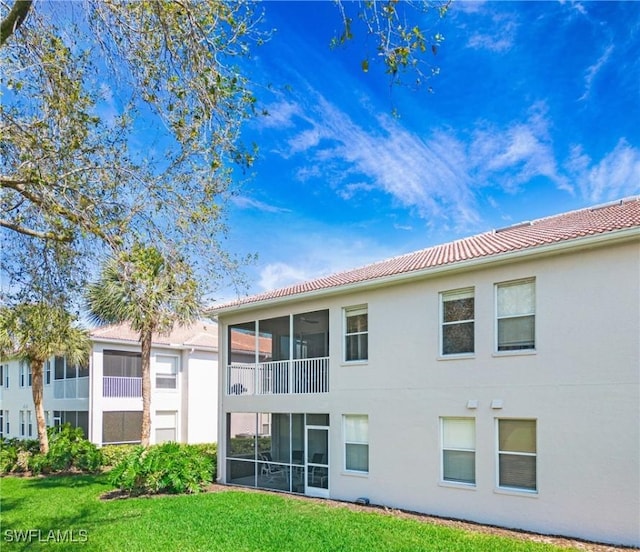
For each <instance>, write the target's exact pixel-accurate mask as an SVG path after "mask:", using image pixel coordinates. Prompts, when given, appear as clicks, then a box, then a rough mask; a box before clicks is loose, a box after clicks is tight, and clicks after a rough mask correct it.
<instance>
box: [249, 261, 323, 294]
mask: <svg viewBox="0 0 640 552" xmlns="http://www.w3.org/2000/svg"><path fill="white" fill-rule="evenodd" d="M310 278H311V273H308V272H306V271H305V270H304V269H303V268H301V267H300V266H298V265H296V266H293V265H290V264H286V263H281V262H279V263H271V264H268V265H266V266H265V267H264V268H263V269H262V270H261V271H260V279H259V280H258V286H259V287H260V289H263V290H267V289H278V288H281V287H285V286H288V285H290V284H293V283H296V282H302V281H304V280H308V279H310Z"/></svg>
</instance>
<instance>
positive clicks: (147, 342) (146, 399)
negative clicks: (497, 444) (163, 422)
mask: <svg viewBox="0 0 640 552" xmlns="http://www.w3.org/2000/svg"><path fill="white" fill-rule="evenodd" d="M152 335H153V334H152V331H151V330H143V331H142V332H140V344H141V347H142V358H141V359H140V361H141V365H142V432H141V437H140V444H141V445H142V446H143V447H148V446H149V441H150V438H151V341H152Z"/></svg>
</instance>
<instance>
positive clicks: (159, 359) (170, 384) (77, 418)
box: [0, 322, 218, 445]
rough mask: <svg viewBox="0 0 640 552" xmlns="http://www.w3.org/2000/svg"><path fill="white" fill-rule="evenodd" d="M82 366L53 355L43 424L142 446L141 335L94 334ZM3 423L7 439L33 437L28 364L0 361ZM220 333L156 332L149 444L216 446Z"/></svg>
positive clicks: (121, 330) (200, 327) (197, 329)
mask: <svg viewBox="0 0 640 552" xmlns="http://www.w3.org/2000/svg"><path fill="white" fill-rule="evenodd" d="M91 341H92V350H91V356H90V360H89V363H88V365H87V366H83V367H77V366H71V365H69V364H67V363H66V362H65V359H64V358H63V357H56V358H52V359H51V360H50V361H49V362H48V363H47V365H46V367H45V373H44V409H45V415H46V418H47V424H48V425H60V424H63V423H65V422H69V423H71V425H73V426H77V427H81V428H82V429H83V430H84V432H85V435H87V437H88V438H89V440H91V441H92V442H94V443H96V444H98V445H105V444H112V443H139V442H140V430H141V423H142V378H141V365H140V344H139V342H138V334H137V333H136V332H132V331H131V330H130V329H129V327H128V326H125V325H119V326H105V327H101V328H96V329H94V330H92V331H91ZM1 366H2V368H1V370H0V375H1V377H2V382H1V386H0V390H1V394H0V425H1V434H2V435H4V436H5V437H18V438H33V439H35V438H37V433H38V432H37V427H36V419H35V411H34V406H33V398H32V394H31V391H32V390H31V369H30V366H29V365H28V363H26V362H23V361H18V360H15V359H13V360H8V361H5V360H3V361H2V363H1ZM217 372H218V333H217V327H216V325H215V324H212V323H202V322H199V323H197V324H194V325H192V326H189V327H185V328H176V329H175V330H174V331H173V332H172V333H171V334H170V335H168V336H161V335H154V340H153V347H152V350H151V387H152V398H151V443H152V444H154V443H160V442H163V441H179V442H184V443H211V442H215V441H217V423H218V422H217V402H216V395H217V385H218V373H217Z"/></svg>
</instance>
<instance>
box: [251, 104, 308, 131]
mask: <svg viewBox="0 0 640 552" xmlns="http://www.w3.org/2000/svg"><path fill="white" fill-rule="evenodd" d="M265 109H266V111H267V114H266V115H265V116H264V117H261V118H260V119H258V122H259V125H260V126H261V127H263V128H289V127H291V126H293V124H294V118H295V117H299V116H300V115H301V112H300V106H299V105H298V104H296V103H294V102H287V101H278V102H274V103H272V104H269V105H267V106H266V108H265Z"/></svg>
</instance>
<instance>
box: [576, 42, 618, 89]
mask: <svg viewBox="0 0 640 552" xmlns="http://www.w3.org/2000/svg"><path fill="white" fill-rule="evenodd" d="M614 49H615V47H614V45H613V44H609V45H608V46H607V47H606V48H605V49H604V52H602V54H601V55H600V57H599V58H598V59H597V61H596V62H595V63H594V64H593V65H591V66H590V67H588V68H587V70H586V71H585V77H584V93H583V94H582V96H580V98H579V99H580V100H581V101H582V100H586V99H587V98H588V97H589V95H590V94H591V87H592V86H593V81H594V80H595V79H596V78H597V76H598V74H599V73H600V71H601V70H602V68H603V67H604V66H605V65H606V64H607V62H608V61H609V59H610V58H611V56H612V55H613V51H614Z"/></svg>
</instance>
